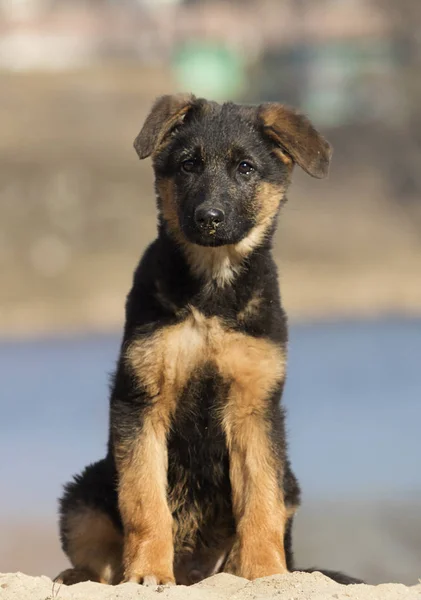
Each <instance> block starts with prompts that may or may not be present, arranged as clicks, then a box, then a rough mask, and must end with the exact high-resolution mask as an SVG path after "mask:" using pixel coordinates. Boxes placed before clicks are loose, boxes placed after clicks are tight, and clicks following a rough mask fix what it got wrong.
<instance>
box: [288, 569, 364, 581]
mask: <svg viewBox="0 0 421 600" xmlns="http://www.w3.org/2000/svg"><path fill="white" fill-rule="evenodd" d="M294 571H301V572H302V573H315V572H317V571H318V572H319V573H322V574H323V575H326V577H329V578H330V579H333V581H336V583H342V584H343V585H351V584H356V583H364V581H363V580H362V579H357V578H356V577H350V576H349V575H345V573H341V572H340V571H330V570H329V569H316V568H315V567H312V568H311V569H294Z"/></svg>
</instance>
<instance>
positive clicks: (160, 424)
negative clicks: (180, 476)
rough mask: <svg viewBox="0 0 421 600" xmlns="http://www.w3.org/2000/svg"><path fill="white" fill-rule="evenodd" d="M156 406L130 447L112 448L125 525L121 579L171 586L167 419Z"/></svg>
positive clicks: (172, 556)
mask: <svg viewBox="0 0 421 600" xmlns="http://www.w3.org/2000/svg"><path fill="white" fill-rule="evenodd" d="M165 409H166V407H165V406H163V405H161V404H160V403H158V404H156V405H154V406H153V407H152V408H151V410H150V412H149V413H148V414H146V415H145V418H144V421H143V424H142V430H141V432H140V433H139V435H138V437H137V438H136V439H135V440H134V441H133V442H132V443H131V446H130V447H124V446H122V445H116V447H115V456H116V464H117V469H118V472H119V490H118V492H119V494H118V497H119V508H120V513H121V518H122V521H123V525H124V533H125V539H124V557H123V563H124V579H125V581H137V582H139V581H144V580H146V579H147V578H149V577H151V576H154V577H156V578H157V583H173V582H174V574H173V559H174V549H173V543H172V524H173V523H172V521H173V519H172V515H171V512H170V510H169V508H168V504H167V463H168V458H167V444H166V435H167V431H168V421H169V415H168V413H167V412H166V410H165Z"/></svg>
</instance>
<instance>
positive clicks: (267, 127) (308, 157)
mask: <svg viewBox="0 0 421 600" xmlns="http://www.w3.org/2000/svg"><path fill="white" fill-rule="evenodd" d="M258 117H259V118H260V120H261V122H262V124H263V129H264V133H265V134H266V135H267V136H269V137H270V138H271V139H272V140H274V141H275V142H276V143H277V144H278V145H279V146H280V147H281V148H282V149H283V150H285V152H286V153H287V154H289V156H290V157H291V158H292V160H293V161H294V162H296V163H297V165H299V166H300V167H301V168H302V169H304V171H306V172H307V173H308V174H309V175H311V176H312V177H317V178H318V179H323V177H326V176H327V174H328V171H329V163H330V159H331V156H332V147H331V146H330V144H329V142H327V140H325V139H324V138H323V137H322V136H321V135H320V133H319V132H318V131H316V129H315V128H314V127H313V125H312V124H311V123H310V121H309V120H308V119H307V117H305V116H304V115H302V114H300V113H299V112H296V111H295V110H293V109H292V108H288V107H286V106H283V105H282V104H275V103H274V104H262V105H261V106H260V107H259V110H258Z"/></svg>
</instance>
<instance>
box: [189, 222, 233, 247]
mask: <svg viewBox="0 0 421 600" xmlns="http://www.w3.org/2000/svg"><path fill="white" fill-rule="evenodd" d="M181 231H182V233H183V235H184V237H185V238H186V239H187V240H188V241H189V242H192V243H193V244H196V245H197V246H213V247H216V246H225V245H228V244H232V243H233V242H232V240H231V239H230V236H229V235H227V231H226V228H225V227H224V225H223V224H222V223H209V224H208V225H196V224H195V223H192V222H191V221H190V220H188V221H187V220H186V221H185V222H184V223H182V225H181Z"/></svg>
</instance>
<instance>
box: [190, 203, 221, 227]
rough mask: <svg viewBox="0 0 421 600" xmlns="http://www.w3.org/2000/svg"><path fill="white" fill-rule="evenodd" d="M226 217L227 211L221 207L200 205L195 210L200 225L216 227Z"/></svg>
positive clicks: (195, 218) (196, 219) (195, 217)
mask: <svg viewBox="0 0 421 600" xmlns="http://www.w3.org/2000/svg"><path fill="white" fill-rule="evenodd" d="M224 219H225V213H224V211H223V210H220V209H219V208H203V207H200V206H199V207H198V208H196V210H195V212H194V220H195V221H196V223H197V224H198V225H199V227H206V228H211V227H212V228H216V227H218V225H220V224H221V223H222V222H223V221H224Z"/></svg>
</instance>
